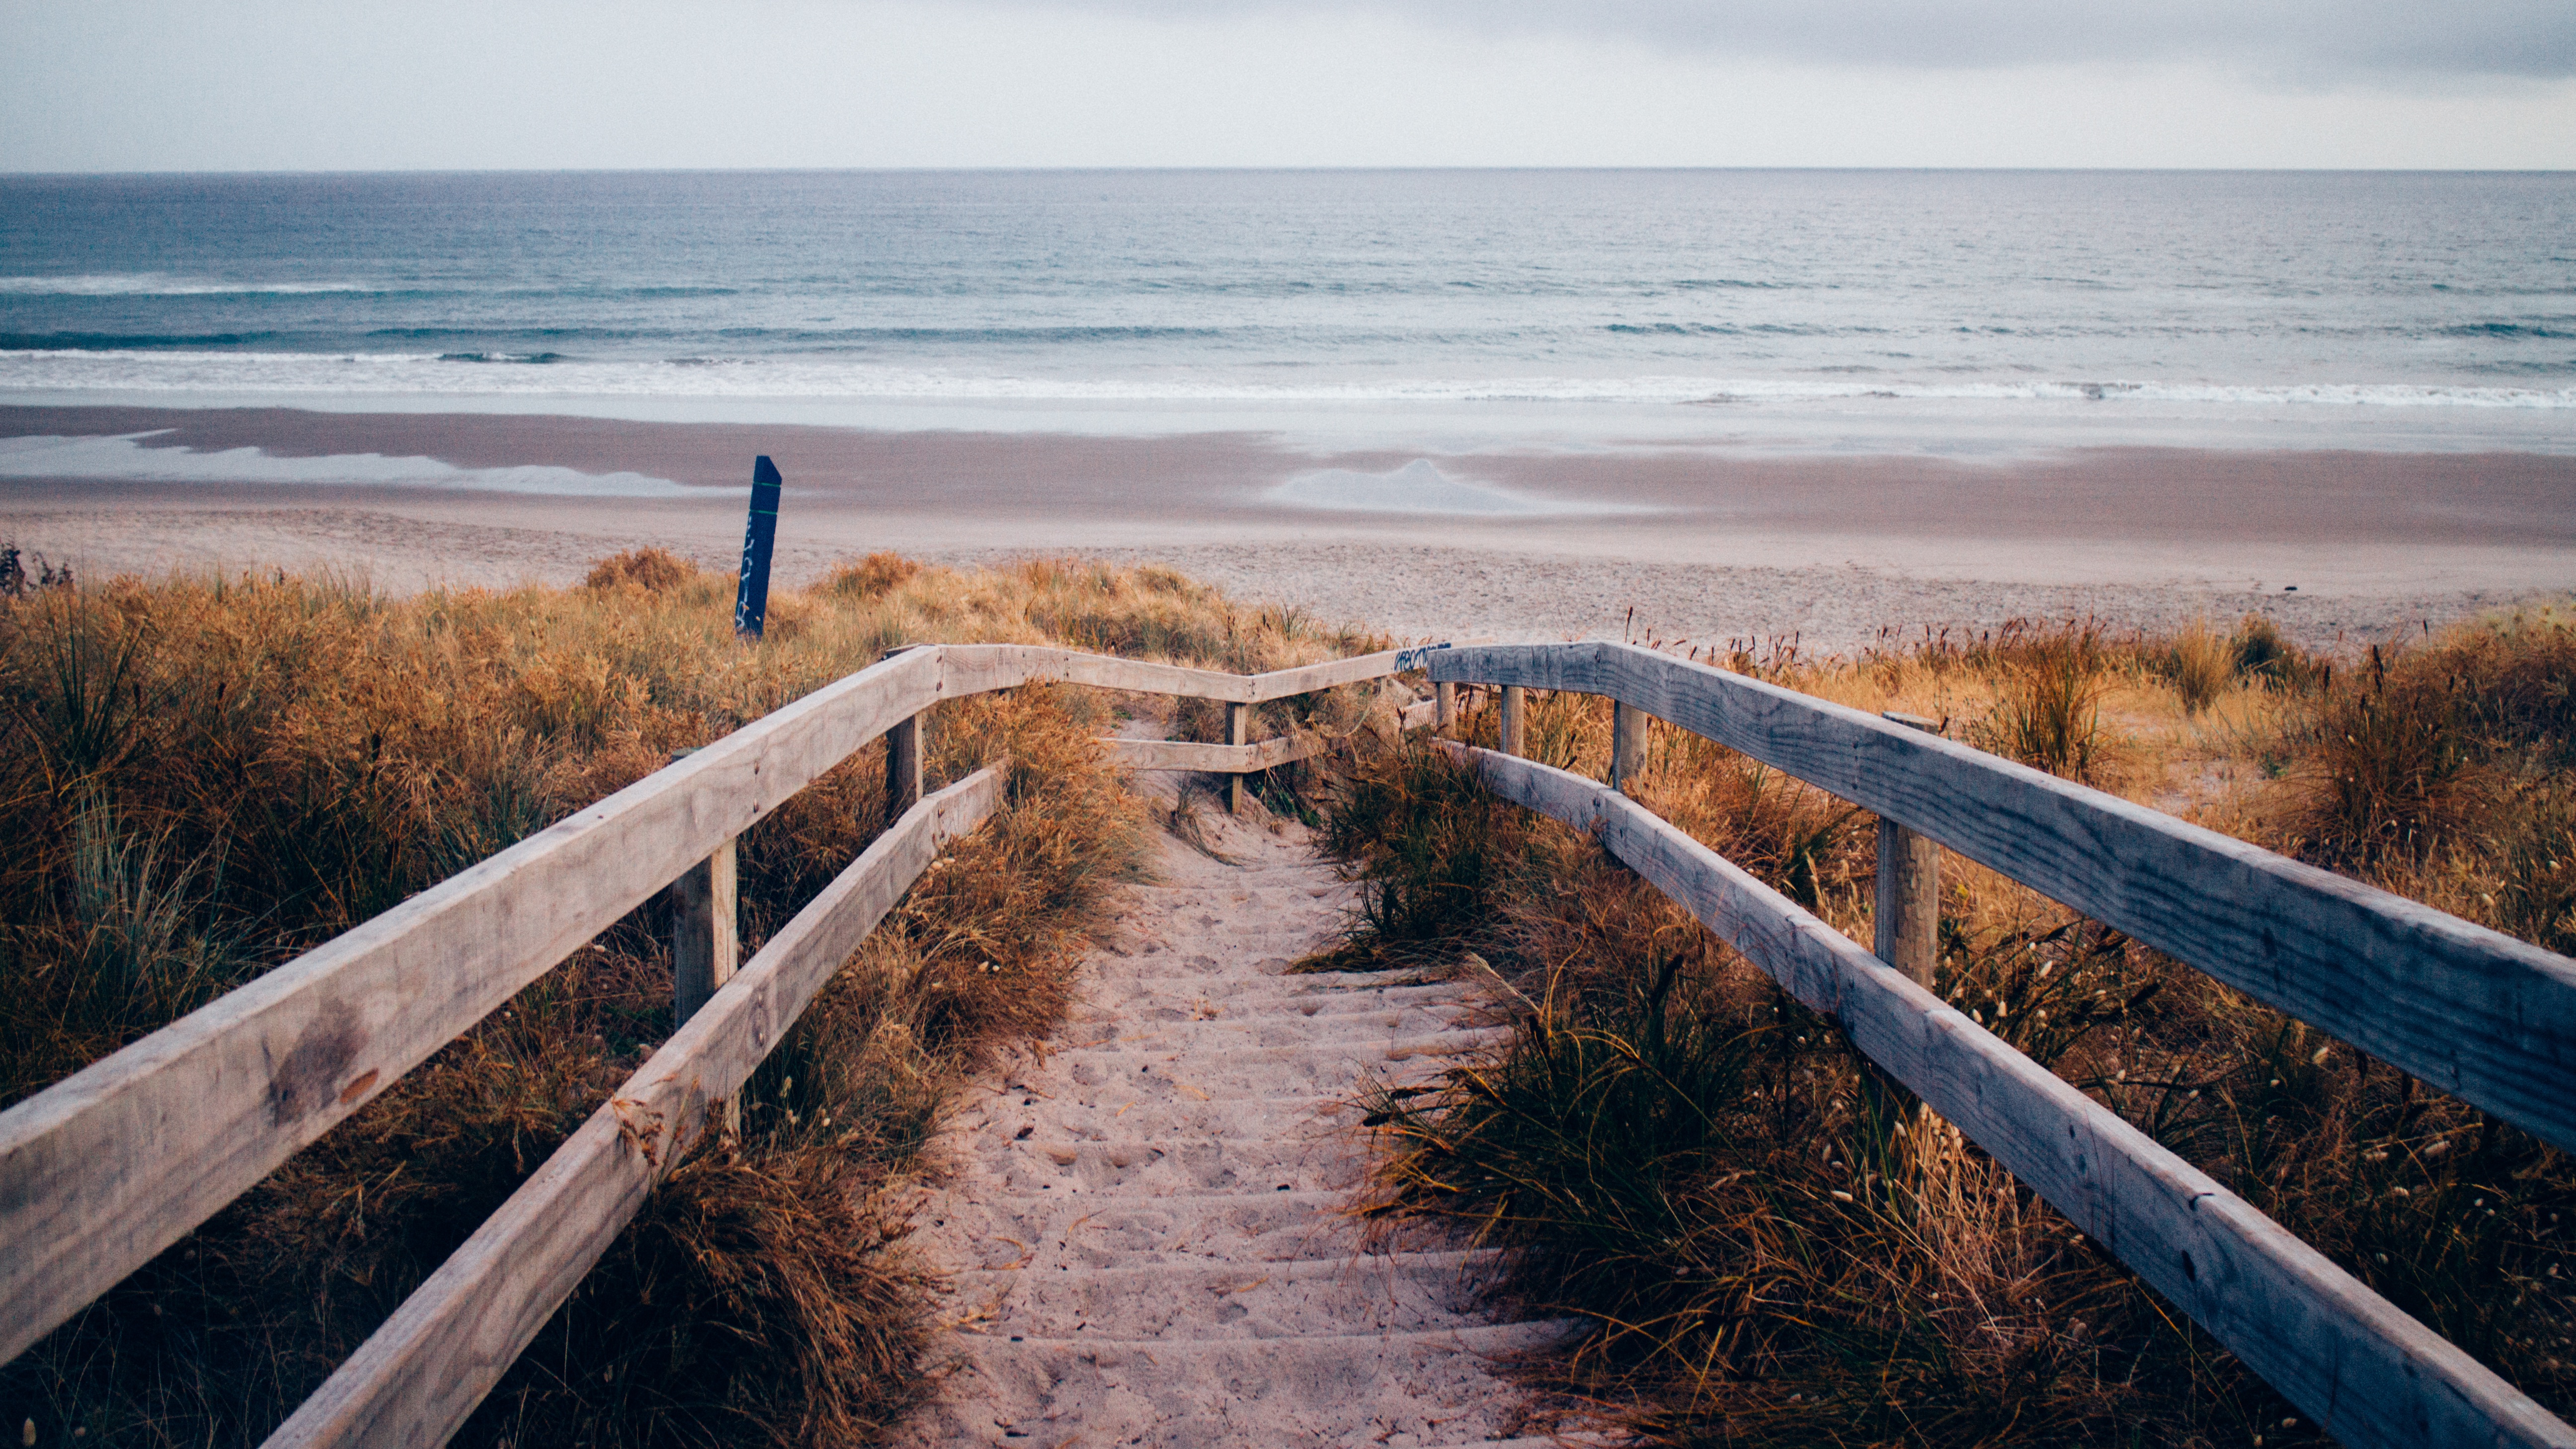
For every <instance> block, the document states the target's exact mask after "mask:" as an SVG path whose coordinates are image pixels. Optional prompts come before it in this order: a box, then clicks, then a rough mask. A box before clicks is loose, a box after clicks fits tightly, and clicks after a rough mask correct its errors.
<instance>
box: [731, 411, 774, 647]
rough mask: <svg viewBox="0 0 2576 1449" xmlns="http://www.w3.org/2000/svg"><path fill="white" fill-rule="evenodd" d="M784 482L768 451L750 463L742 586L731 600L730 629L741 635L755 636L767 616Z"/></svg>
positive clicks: (758, 635) (743, 636)
mask: <svg viewBox="0 0 2576 1449" xmlns="http://www.w3.org/2000/svg"><path fill="white" fill-rule="evenodd" d="M785 482H786V480H785V479H783V478H781V477H779V476H778V465H777V464H775V463H772V462H770V461H769V455H768V454H766V453H763V454H761V455H760V461H758V462H756V463H754V464H752V465H751V522H750V524H749V525H748V526H746V527H745V528H744V529H743V531H742V589H741V591H740V592H739V593H737V594H736V595H735V596H734V601H733V632H734V633H735V634H737V635H739V636H740V637H742V638H745V639H758V638H759V637H760V626H761V623H762V621H764V620H766V619H767V618H768V617H769V549H770V545H772V544H774V543H776V542H777V541H778V490H779V488H780V486H781V485H782V484H784V483H785Z"/></svg>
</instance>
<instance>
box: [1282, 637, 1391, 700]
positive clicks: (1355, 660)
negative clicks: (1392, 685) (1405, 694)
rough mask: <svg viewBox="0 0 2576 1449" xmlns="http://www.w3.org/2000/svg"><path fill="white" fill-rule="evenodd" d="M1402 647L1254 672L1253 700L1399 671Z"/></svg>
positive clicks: (1376, 677) (1292, 693)
mask: <svg viewBox="0 0 2576 1449" xmlns="http://www.w3.org/2000/svg"><path fill="white" fill-rule="evenodd" d="M1403 653H1404V651H1403V650H1401V649H1388V650H1385V651H1383V652H1381V653H1377V654H1360V655H1355V656H1353V657H1351V658H1349V659H1334V660H1329V661H1327V662H1325V663H1322V664H1306V665H1300V666H1299V667H1297V668H1295V669H1274V670H1272V671H1271V672H1269V673H1268V674H1256V675H1254V676H1252V700H1251V702H1252V703H1254V704H1259V703H1261V702H1263V701H1265V700H1272V699H1286V698H1288V697H1289V696H1291V695H1297V694H1312V693H1314V692H1315V691H1316V690H1319V689H1331V688H1333V687H1334V686H1336V685H1342V684H1358V683H1361V682H1363V681H1365V680H1371V679H1383V678H1385V677H1387V676H1388V675H1390V674H1396V673H1399V672H1401V671H1399V670H1398V669H1397V668H1396V659H1397V657H1398V656H1399V655H1401V654H1403Z"/></svg>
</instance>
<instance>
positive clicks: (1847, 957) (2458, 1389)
mask: <svg viewBox="0 0 2576 1449" xmlns="http://www.w3.org/2000/svg"><path fill="white" fill-rule="evenodd" d="M1552 687H1568V686H1552ZM1576 687H1579V686H1576ZM1453 748H1456V747H1453ZM1460 753H1461V754H1462V756H1464V757H1465V758H1468V759H1470V760H1472V761H1473V762H1474V763H1475V765H1476V767H1477V770H1478V772H1479V774H1480V775H1481V776H1482V777H1483V778H1484V780H1485V782H1486V784H1487V785H1488V786H1489V787H1490V788H1492V789H1493V790H1494V792H1495V793H1496V794H1498V795H1501V796H1503V797H1504V798H1506V799H1509V800H1512V801H1514V802H1516V803H1518V804H1521V805H1525V806H1528V807H1529V808H1531V809H1534V810H1537V811H1538V812H1540V813H1541V814H1544V815H1548V816H1550V817H1552V818H1554V819H1557V820H1561V821H1564V822H1565V823H1567V824H1569V825H1572V826H1574V827H1576V828H1578V829H1583V830H1589V831H1596V832H1597V833H1598V837H1599V839H1600V841H1601V843H1602V845H1603V847H1604V848H1605V849H1607V850H1609V852H1610V853H1611V854H1613V855H1615V856H1617V857H1618V858H1619V859H1620V860H1622V861H1624V862H1626V863H1627V864H1628V865H1629V866H1630V867H1631V868H1633V869H1635V870H1636V871H1637V873H1638V874H1639V875H1641V876H1644V877H1645V878H1646V879H1647V880H1648V881H1650V882H1652V883H1653V884H1654V885H1655V886H1656V887H1657V888H1658V889H1660V890H1662V891H1663V892H1664V893H1665V894H1667V895H1669V896H1671V897H1672V898H1673V899H1674V900H1676V901H1679V902H1681V903H1682V904H1683V905H1684V906H1686V907H1688V908H1689V910H1690V911H1691V913H1692V914H1693V915H1695V916H1697V917H1698V918H1699V919H1700V921H1702V922H1703V923H1704V924H1706V925H1707V926H1708V928H1709V930H1710V931H1712V932H1713V933H1715V934H1716V935H1717V936H1718V937H1719V938H1721V939H1723V940H1725V941H1727V942H1728V943H1729V944H1731V945H1733V946H1734V947H1735V948H1736V949H1737V950H1739V951H1741V952H1742V953H1743V954H1744V955H1745V957H1746V958H1747V959H1749V960H1751V961H1752V962H1753V963H1754V964H1755V965H1756V966H1758V967H1760V968H1761V969H1762V970H1764V971H1765V972H1768V973H1769V974H1770V975H1771V976H1772V978H1773V979H1775V980H1777V981H1778V982H1779V983H1780V984H1781V985H1782V986H1783V987H1784V988H1786V989H1787V990H1788V991H1789V993H1790V994H1791V995H1793V996H1795V997H1797V998H1798V999H1799V1000H1800V1001H1802V1002H1804V1003H1806V1004H1807V1005H1808V1006H1810V1007H1813V1008H1814V1009H1816V1010H1818V1011H1821V1012H1825V1013H1827V1014H1829V1015H1831V1016H1832V1017H1833V1018H1834V1019H1835V1020H1836V1022H1837V1023H1839V1024H1840V1025H1841V1027H1842V1028H1843V1030H1844V1032H1845V1033H1847V1034H1848V1035H1849V1037H1850V1039H1851V1041H1852V1044H1853V1045H1854V1046H1855V1047H1857V1048H1858V1049H1859V1050H1860V1051H1862V1052H1863V1053H1865V1054H1867V1055H1868V1056H1869V1058H1870V1059H1871V1060H1873V1061H1875V1062H1877V1063H1879V1064H1880V1065H1881V1066H1883V1067H1885V1068H1886V1069H1887V1070H1888V1072H1889V1073H1890V1074H1891V1075H1892V1076H1894V1077H1895V1078H1896V1079H1897V1080H1898V1081H1901V1082H1903V1083H1904V1084H1905V1085H1906V1086H1908V1087H1910V1088H1912V1089H1913V1090H1914V1091H1915V1092H1916V1093H1917V1094H1919V1095H1920V1096H1921V1097H1922V1098H1923V1100H1924V1101H1925V1102H1927V1103H1929V1104H1930V1105H1931V1107H1932V1109H1933V1110H1934V1111H1936V1112H1939V1113H1940V1114H1941V1115H1942V1116H1944V1117H1946V1118H1948V1119H1949V1120H1950V1121H1951V1122H1952V1123H1953V1124H1955V1125H1956V1126H1957V1127H1958V1128H1959V1129H1960V1130H1961V1131H1963V1132H1965V1133H1966V1134H1967V1135H1968V1137H1969V1138H1970V1139H1971V1140H1973V1141H1975V1142H1976V1143H1977V1144H1978V1145H1979V1146H1981V1147H1983V1148H1985V1150H1986V1151H1988V1152H1989V1153H1992V1154H1993V1155H1994V1157H1995V1159H1996V1160H1997V1161H1999V1162H2001V1163H2002V1164H2003V1165H2004V1166H2005V1167H2006V1168H2008V1169H2010V1170H2011V1172H2012V1173H2013V1175H2014V1176H2016V1177H2018V1178H2019V1179H2021V1181H2022V1182H2023V1183H2024V1184H2026V1185H2027V1186H2029V1187H2030V1188H2031V1189H2032V1190H2033V1191H2035V1192H2037V1193H2038V1194H2039V1195H2040V1196H2041V1197H2043V1198H2046V1199H2047V1200H2048V1202H2049V1203H2050V1204H2051V1205H2052V1206H2054V1207H2056V1208H2057V1210H2058V1211H2060V1212H2061V1213H2064V1214H2065V1215H2066V1217H2067V1218H2068V1219H2069V1220H2070V1221H2072V1222H2073V1223H2074V1224H2075V1225H2076V1226H2077V1227H2078V1228H2080V1229H2081V1230H2082V1231H2083V1232H2084V1233H2085V1234H2086V1235H2087V1236H2089V1237H2091V1238H2092V1239H2093V1240H2094V1241H2095V1242H2097V1243H2099V1244H2101V1246H2102V1247H2103V1248H2104V1249H2105V1250H2107V1251H2108V1252H2110V1253H2112V1254H2113V1255H2114V1256H2116V1257H2118V1258H2119V1259H2120V1260H2121V1261H2122V1262H2124V1263H2126V1264H2128V1265H2129V1266H2130V1267H2131V1268H2133V1269H2135V1270H2136V1271H2137V1272H2138V1274H2139V1276H2141V1277H2143V1278H2144V1279H2146V1281H2147V1282H2148V1283H2149V1284H2151V1285H2153V1286H2154V1287H2155V1289H2156V1290H2157V1291H2158V1292H2159V1293H2162V1294H2163V1295H2164V1296H2165V1297H2166V1298H2167V1299H2169V1300H2171V1301H2172V1302H2173V1303H2175V1304H2176V1305H2178V1306H2179V1307H2181V1308H2182V1309H2183V1311H2185V1312H2186V1313H2189V1314H2190V1315H2191V1317H2192V1318H2193V1319H2194V1320H2196V1321H2197V1322H2199V1323H2200V1324H2201V1325H2202V1326H2204V1327H2206V1328H2207V1329H2208V1330H2209V1331H2210V1332H2211V1333H2212V1334H2214V1335H2215V1336H2216V1337H2217V1338H2218V1339H2219V1341H2220V1342H2222V1343H2224V1344H2226V1345H2227V1346H2228V1347H2229V1348H2230V1349H2231V1350H2233V1351H2234V1352H2235V1353H2236V1354H2237V1356H2238V1357H2239V1358H2241V1359H2243V1360H2244V1361H2245V1363H2246V1365H2247V1366H2248V1367H2250V1368H2252V1369H2253V1370H2254V1371H2255V1372H2256V1373H2259V1374H2261V1375H2262V1376H2263V1377H2264V1379H2265V1380H2266V1381H2268V1382H2269V1383H2271V1384H2272V1386H2273V1387H2274V1388H2276V1389H2278V1390H2280V1391H2281V1393H2282V1395H2283V1396H2284V1397H2286V1398H2288V1399H2289V1400H2290V1401H2291V1402H2292V1403H2295V1404H2297V1405H2298V1406H2299V1408H2300V1409H2301V1410H2302V1411H2303V1413H2304V1414H2306V1415H2307V1416H2309V1417H2311V1418H2312V1419H2313V1420H2314V1422H2316V1423H2318V1424H2320V1425H2322V1426H2323V1427H2324V1428H2325V1429H2326V1431H2327V1432H2328V1433H2330V1434H2332V1435H2333V1436H2334V1437H2335V1438H2336V1439H2337V1440H2338V1441H2340V1442H2342V1443H2344V1444H2347V1445H2385V1446H2390V1449H2398V1446H2415V1445H2424V1444H2480V1445H2500V1444H2515V1445H2557V1446H2571V1445H2576V1430H2570V1429H2569V1428H2568V1426H2567V1425H2565V1424H2564V1423H2561V1422H2560V1421H2559V1420H2558V1419H2556V1418H2555V1417H2553V1416H2551V1415H2550V1414H2549V1413H2548V1412H2547V1411H2546V1410H2544V1409H2542V1408H2541V1407H2540V1406H2539V1405H2537V1404H2535V1403H2533V1402H2532V1401H2531V1400H2530V1399H2529V1398H2528V1397H2526V1396H2524V1395H2523V1394H2522V1393H2521V1392H2520V1391H2518V1390H2516V1389H2515V1388H2514V1387H2513V1386H2512V1385H2510V1384H2507V1383H2505V1382H2504V1381H2503V1380H2502V1379H2500V1378H2498V1377H2496V1376H2495V1375H2494V1374H2493V1373H2491V1372H2489V1371H2488V1370H2487V1369H2486V1368H2485V1367H2484V1366H2483V1365H2481V1364H2479V1363H2478V1362H2477V1361H2476V1360H2474V1359H2472V1358H2470V1357H2469V1356H2468V1355H2467V1354H2465V1353H2463V1352H2461V1351H2460V1350H2459V1349H2458V1348H2457V1347H2455V1346H2453V1345H2452V1344H2450V1343H2449V1342H2447V1341H2445V1340H2444V1339H2442V1338H2441V1337H2440V1336H2439V1335H2437V1334H2435V1333H2433V1332H2432V1331H2431V1330H2430V1329H2427V1328H2425V1327H2424V1326H2423V1325H2422V1324H2419V1323H2417V1322H2416V1321H2415V1320H2413V1319H2412V1318H2409V1317H2407V1316H2406V1315H2405V1314H2403V1313H2401V1312H2399V1311H2398V1310H2397V1309H2396V1308H2395V1306H2393V1305H2391V1304H2390V1303H2389V1302H2387V1300H2385V1299H2383V1298H2381V1297H2379V1296H2378V1295H2377V1294H2375V1293H2373V1292H2371V1291H2370V1290H2369V1289H2368V1288H2366V1287H2364V1286H2362V1284H2360V1283H2359V1282H2357V1281H2355V1280H2354V1279H2353V1278H2352V1277H2351V1276H2350V1275H2349V1274H2347V1273H2345V1272H2344V1271H2343V1270H2341V1269H2339V1268H2337V1267H2336V1266H2335V1265H2334V1264H2333V1263H2331V1262H2329V1261H2327V1259H2326V1258H2325V1257H2324V1255H2322V1254H2320V1253H2318V1252H2317V1251H2316V1250H2315V1249H2313V1248H2311V1247H2309V1246H2308V1245H2307V1244H2306V1243H2304V1242H2301V1241H2300V1240H2299V1239H2297V1238H2295V1237H2293V1236H2291V1235H2290V1234H2289V1233H2288V1232H2287V1231H2285V1230H2284V1229H2283V1228H2282V1227H2281V1226H2280V1225H2279V1224H2277V1223H2275V1222H2273V1221H2272V1220H2271V1219H2269V1218H2266V1217H2264V1216H2263V1215H2262V1214H2261V1213H2258V1212H2256V1211H2255V1210H2254V1209H2253V1208H2252V1207H2251V1206H2249V1205H2248V1204H2247V1203H2245V1202H2244V1201H2243V1200H2242V1199H2240V1198H2238V1197H2236V1196H2234V1195H2233V1194H2231V1193H2229V1192H2227V1191H2226V1190H2225V1189H2223V1188H2221V1187H2220V1186H2219V1185H2218V1184H2217V1183H2216V1182H2215V1181H2213V1180H2212V1179H2211V1178H2209V1177H2208V1176H2207V1175H2205V1174H2203V1173H2201V1172H2199V1171H2198V1170H2197V1169H2195V1168H2193V1167H2192V1166H2191V1165H2190V1164H2189V1163H2186V1162H2184V1161H2183V1160H2182V1159H2180V1158H2178V1157H2176V1156H2174V1155H2173V1154H2172V1153H2170V1152H2167V1151H2166V1150H2165V1149H2163V1148H2161V1147H2159V1146H2157V1145H2156V1144H2155V1143H2154V1142H2153V1141H2152V1140H2150V1139H2149V1138H2148V1137H2147V1136H2146V1135H2145V1134H2143V1133H2141V1132H2139V1131H2138V1130H2137V1129H2136V1128H2134V1127H2131V1126H2130V1125H2129V1124H2128V1123H2127V1122H2125V1121H2123V1120H2121V1119H2120V1118H2119V1117H2118V1116H2116V1115H2114V1114H2113V1113H2111V1112H2110V1111H2108V1110H2107V1109H2105V1108H2104V1107H2103V1106H2102V1105H2101V1104H2100V1103H2097V1102H2095V1101H2094V1100H2092V1099H2091V1098H2089V1097H2087V1096H2085V1095H2084V1094H2083V1093H2081V1092H2078V1091H2076V1090H2075V1089H2074V1088H2073V1087H2072V1086H2069V1085H2068V1084H2067V1083H2065V1082H2063V1081H2061V1080H2059V1079H2058V1078H2057V1077H2055V1076H2054V1075H2052V1074H2050V1073H2049V1072H2047V1071H2044V1070H2042V1069H2041V1068H2040V1067H2039V1066H2038V1064H2037V1063H2034V1062H2032V1061H2031V1060H2030V1059H2029V1058H2028V1057H2025V1056H2023V1055H2022V1054H2020V1053H2019V1052H2016V1051H2014V1050H2013V1049H2012V1048H2010V1047H2008V1046H2006V1045H2005V1044H2004V1043H2003V1042H2002V1041H2000V1040H1998V1039H1997V1038H1996V1037H1994V1036H1993V1035H1992V1034H1991V1033H1988V1032H1987V1031H1985V1030H1984V1029H1983V1028H1981V1027H1979V1026H1977V1025H1976V1024H1975V1023H1973V1022H1971V1021H1969V1020H1968V1019H1967V1018H1966V1017H1965V1016H1963V1015H1961V1014H1960V1013H1959V1012H1957V1011H1956V1010H1953V1009H1952V1008H1951V1007H1949V1006H1948V1005H1946V1004H1945V1003H1943V1002H1942V1001H1941V1000H1940V999H1939V998H1937V997H1935V996H1933V995H1932V994H1931V993H1930V992H1928V991H1926V990H1924V989H1923V988H1922V987H1921V986H1919V985H1917V984H1915V983H1914V982H1913V981H1911V980H1908V979H1907V978H1906V977H1905V976H1903V975H1902V974H1900V973H1898V972H1897V971H1895V970H1893V969H1892V968H1890V967H1888V966H1887V965H1885V964H1884V963H1882V962H1881V961H1879V959H1878V958H1877V957H1875V956H1872V955H1871V954H1870V953H1869V952H1867V951H1865V950H1863V949H1862V948H1861V947H1860V946H1859V945H1858V944H1857V943H1855V942H1853V941H1851V940H1849V939H1847V938H1845V937H1844V936H1843V935H1842V934H1841V933H1839V932H1837V931H1835V930H1834V929H1833V928H1832V927H1830V926H1828V925H1826V924H1825V923H1824V922H1823V921H1821V920H1818V919H1817V918H1816V917H1815V916H1813V915H1811V914H1809V913H1808V912H1806V911H1805V910H1802V909H1800V908H1799V907H1798V906H1797V905H1796V904H1795V903H1794V902H1792V901H1790V900H1789V899H1788V898H1787V897H1785V896H1783V895H1781V894H1779V893H1778V892H1777V891H1774V890H1772V889H1771V888H1770V887H1768V886H1766V885H1764V884H1762V883H1761V882H1760V881H1758V880H1756V879H1754V878H1753V877H1752V876H1751V875H1749V874H1747V873H1746V872H1744V871H1743V870H1742V869H1740V868H1738V867H1737V866H1735V865H1734V864H1733V863H1731V862H1729V861H1727V860H1725V859H1724V858H1722V857H1720V856H1719V855H1717V854H1716V853H1715V852H1714V851H1711V850H1710V849H1709V848H1708V847H1707V846H1705V845H1702V844H1700V843H1699V842H1698V841H1696V840H1693V839H1692V838H1690V837H1689V836H1688V835H1686V834H1684V833H1683V832H1682V831H1680V830H1679V829H1677V828H1675V827H1674V826H1672V825H1670V824H1668V823H1667V822H1665V821H1663V820H1661V819H1658V818H1656V816H1654V815H1653V814H1652V813H1651V812H1649V811H1647V810H1646V809H1645V808H1644V807H1643V806H1641V805H1638V804H1636V803H1635V802H1634V801H1631V800H1629V799H1627V798H1625V797H1624V796H1622V795H1620V794H1619V793H1617V792H1616V791H1614V790H1611V789H1609V788H1607V787H1604V786H1602V785H1599V784H1596V783H1594V782H1592V781H1590V780H1586V779H1583V778H1582V777H1580V776H1577V775H1571V774H1568V773H1566V772H1564V771H1562V770H1555V769H1551V768H1549V767H1547V766H1545V765H1540V764H1537V763H1535V762H1532V761H1529V760H1521V759H1514V758H1512V757H1511V756H1508V755H1502V754H1498V753H1495V752H1493V751H1488V750H1466V749H1461V750H1460Z"/></svg>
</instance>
